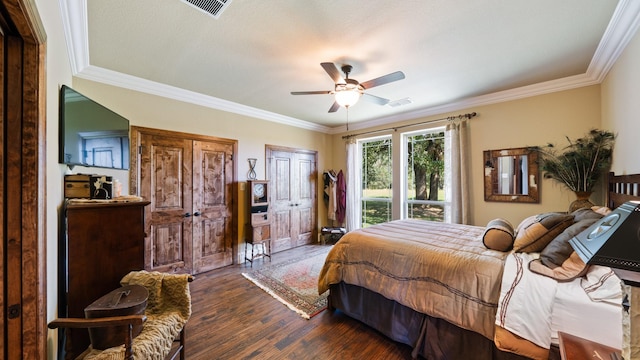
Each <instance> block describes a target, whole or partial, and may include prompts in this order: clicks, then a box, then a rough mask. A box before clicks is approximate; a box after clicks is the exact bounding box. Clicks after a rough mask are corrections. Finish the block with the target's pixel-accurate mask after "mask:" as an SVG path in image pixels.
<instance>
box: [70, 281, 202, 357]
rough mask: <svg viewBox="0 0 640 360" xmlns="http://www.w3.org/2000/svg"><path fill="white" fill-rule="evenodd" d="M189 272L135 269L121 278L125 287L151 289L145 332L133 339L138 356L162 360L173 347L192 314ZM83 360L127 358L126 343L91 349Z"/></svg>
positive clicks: (134, 353)
mask: <svg viewBox="0 0 640 360" xmlns="http://www.w3.org/2000/svg"><path fill="white" fill-rule="evenodd" d="M190 279H191V275H188V274H165V273H160V272H155V271H154V272H147V271H132V272H130V273H129V274H127V275H125V277H123V278H122V280H121V281H120V284H121V285H122V286H126V285H142V286H144V287H146V288H147V290H148V291H149V298H148V300H147V309H146V310H145V315H146V316H147V321H146V322H145V323H144V326H143V328H142V332H141V333H140V334H139V335H138V336H137V337H136V338H135V339H133V346H132V349H133V355H134V358H135V359H145V360H146V359H149V360H162V359H164V358H165V356H166V355H167V354H168V353H169V351H170V350H171V346H172V345H173V341H174V339H176V338H177V337H178V336H179V334H180V331H182V329H183V327H184V326H185V324H186V323H187V320H189V317H190V316H191V294H190V292H189V280H190ZM80 358H81V359H83V360H121V359H124V345H121V346H116V347H112V348H109V349H106V350H102V351H101V350H95V349H92V348H91V347H89V349H88V350H87V351H86V352H85V353H83V355H81V356H80Z"/></svg>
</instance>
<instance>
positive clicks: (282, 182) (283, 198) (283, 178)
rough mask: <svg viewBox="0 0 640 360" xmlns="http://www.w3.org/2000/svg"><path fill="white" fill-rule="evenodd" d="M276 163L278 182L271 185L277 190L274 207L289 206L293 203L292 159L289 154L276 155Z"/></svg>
mask: <svg viewBox="0 0 640 360" xmlns="http://www.w3.org/2000/svg"><path fill="white" fill-rule="evenodd" d="M278 155H279V156H278ZM274 161H275V173H276V174H277V181H275V182H273V183H272V185H271V186H273V187H275V190H276V191H275V194H276V195H275V199H273V200H275V201H276V204H274V206H276V207H280V206H289V205H290V201H291V159H290V158H289V154H286V153H285V154H277V153H276V154H275V157H274ZM273 200H272V201H273ZM283 202H286V203H283Z"/></svg>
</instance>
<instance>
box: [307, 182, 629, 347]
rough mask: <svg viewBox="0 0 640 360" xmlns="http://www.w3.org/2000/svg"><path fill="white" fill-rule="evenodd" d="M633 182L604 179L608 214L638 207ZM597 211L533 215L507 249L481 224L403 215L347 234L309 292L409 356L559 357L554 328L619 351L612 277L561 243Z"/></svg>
mask: <svg viewBox="0 0 640 360" xmlns="http://www.w3.org/2000/svg"><path fill="white" fill-rule="evenodd" d="M638 183H640V175H623V176H615V175H613V174H610V175H609V193H608V196H607V206H608V208H609V209H613V208H615V207H617V206H619V205H620V204H622V203H624V202H625V201H628V200H638V199H640V196H638V195H639V194H638V188H639V186H638ZM606 211H607V207H600V208H593V209H581V210H578V211H576V212H575V213H572V214H561V213H546V214H535V215H532V216H531V217H530V218H528V219H525V220H523V222H522V223H520V224H519V225H518V229H514V230H513V234H514V239H515V240H514V243H513V245H512V246H513V248H512V249H509V250H507V249H502V248H500V249H499V250H496V249H495V244H493V243H489V242H487V243H486V244H485V242H486V241H483V239H486V238H487V237H488V236H487V235H488V234H489V232H490V231H493V230H496V229H494V228H493V227H492V226H491V225H492V224H491V223H489V224H488V225H487V226H486V227H480V226H470V225H459V224H443V223H432V222H428V221H421V220H412V219H407V220H397V221H392V222H389V223H385V224H380V225H376V226H372V227H369V228H366V229H360V230H357V231H352V232H349V233H348V234H346V235H345V236H343V237H342V238H341V239H340V240H339V241H338V242H337V243H336V244H335V245H334V247H333V249H332V250H331V251H330V253H329V255H328V256H327V260H326V261H325V264H324V267H323V269H322V271H321V273H320V277H319V281H318V288H319V291H321V292H323V291H325V290H327V289H328V290H329V291H330V295H329V308H330V309H331V310H336V309H337V310H339V311H342V312H344V313H345V314H347V315H349V316H350V317H353V318H355V319H357V320H360V321H362V322H363V323H365V324H367V325H369V326H371V327H373V328H375V329H377V330H378V331H380V332H382V333H383V334H385V335H386V336H387V337H389V338H391V339H393V340H395V341H398V342H401V343H405V344H408V345H410V346H411V347H412V348H413V354H412V355H413V357H414V358H417V357H418V356H421V357H424V358H427V359H526V358H540V359H546V358H549V359H559V358H560V355H559V351H558V345H557V344H558V338H557V332H558V331H564V332H568V333H571V334H575V335H578V336H581V337H585V338H592V339H593V340H597V341H599V342H603V343H605V344H607V345H610V346H613V347H617V348H620V347H621V341H622V340H621V337H622V335H621V332H622V330H621V326H620V325H619V324H621V321H619V319H620V318H621V305H620V304H621V294H620V287H619V280H618V279H617V278H615V275H613V274H612V273H611V271H610V269H608V268H604V267H598V266H586V265H584V264H583V263H580V261H579V258H577V257H576V256H575V254H574V253H573V251H572V249H571V248H570V246H569V250H567V247H566V246H568V245H567V241H566V240H567V238H570V237H571V236H572V235H574V234H575V233H578V232H579V231H581V230H583V229H585V228H586V227H588V224H592V223H593V222H595V221H597V219H599V218H600V217H601V216H602V215H603V214H605V213H606ZM498 228H499V226H498ZM542 233H544V235H541V234H542ZM425 239H426V240H425ZM558 244H561V245H558ZM498 245H500V246H499V247H503V246H504V244H503V243H498ZM576 258H577V259H576ZM610 273H611V274H610ZM611 275H613V276H611ZM583 314H589V316H583ZM519 324H520V325H519ZM522 324H525V325H522ZM603 334H604V335H603Z"/></svg>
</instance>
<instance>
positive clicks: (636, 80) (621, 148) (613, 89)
mask: <svg viewBox="0 0 640 360" xmlns="http://www.w3.org/2000/svg"><path fill="white" fill-rule="evenodd" d="M602 126H603V128H606V129H611V130H613V131H614V132H615V133H617V136H618V137H617V139H616V146H615V149H614V153H613V165H612V171H614V172H615V173H616V174H637V173H640V150H639V148H638V144H639V143H640V141H639V138H640V35H639V34H638V32H636V34H635V36H634V37H633V38H632V40H631V42H630V43H629V45H627V47H626V48H625V50H624V52H623V53H622V55H621V56H620V58H619V59H618V61H617V62H616V63H615V65H614V66H613V68H612V69H611V71H609V74H608V75H607V77H606V79H605V81H604V82H603V83H602Z"/></svg>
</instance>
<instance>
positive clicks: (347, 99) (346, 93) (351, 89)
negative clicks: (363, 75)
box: [335, 83, 364, 108]
mask: <svg viewBox="0 0 640 360" xmlns="http://www.w3.org/2000/svg"><path fill="white" fill-rule="evenodd" d="M363 92H364V89H363V88H362V86H360V85H359V84H349V83H348V84H337V85H336V90H335V97H336V102H337V103H338V104H339V105H340V106H343V107H347V108H348V107H350V106H353V105H355V104H356V103H357V102H358V100H360V96H362V93H363Z"/></svg>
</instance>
